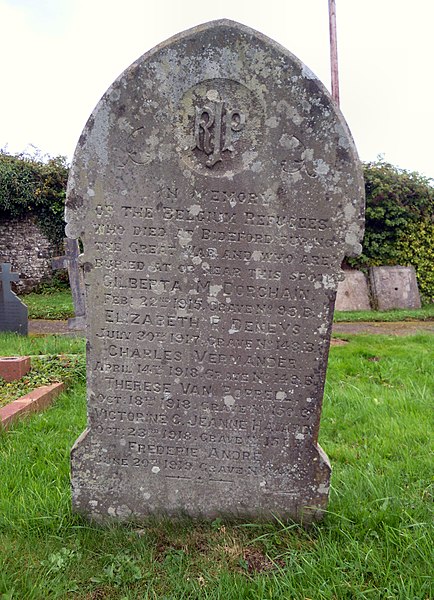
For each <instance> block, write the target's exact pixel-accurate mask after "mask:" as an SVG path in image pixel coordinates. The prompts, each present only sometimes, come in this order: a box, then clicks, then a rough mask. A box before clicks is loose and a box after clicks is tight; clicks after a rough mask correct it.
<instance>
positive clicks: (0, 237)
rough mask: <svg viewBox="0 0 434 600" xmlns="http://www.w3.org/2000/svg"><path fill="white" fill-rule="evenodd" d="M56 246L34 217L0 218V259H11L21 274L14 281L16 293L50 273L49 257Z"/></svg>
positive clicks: (48, 277) (45, 277)
mask: <svg viewBox="0 0 434 600" xmlns="http://www.w3.org/2000/svg"><path fill="white" fill-rule="evenodd" d="M56 253H57V249H56V247H55V246H53V244H51V242H49V241H48V239H47V238H46V237H45V235H44V234H43V233H42V232H41V230H40V229H39V227H38V226H37V224H36V223H35V221H34V219H32V218H30V217H29V218H25V219H20V220H16V219H10V220H4V219H0V262H2V263H3V262H6V263H11V265H12V270H13V271H15V272H16V273H19V274H20V281H19V282H17V283H16V284H13V288H14V290H15V291H16V292H17V293H23V292H31V291H32V290H33V289H34V288H35V287H36V286H37V285H38V284H39V283H40V282H41V281H44V280H47V279H50V278H51V276H52V273H53V271H52V269H51V260H50V259H51V257H52V256H54V255H55V254H56Z"/></svg>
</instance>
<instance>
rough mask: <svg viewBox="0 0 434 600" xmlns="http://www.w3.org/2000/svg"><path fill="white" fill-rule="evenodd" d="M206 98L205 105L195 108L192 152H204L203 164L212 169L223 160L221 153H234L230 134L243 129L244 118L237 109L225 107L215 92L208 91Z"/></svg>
mask: <svg viewBox="0 0 434 600" xmlns="http://www.w3.org/2000/svg"><path fill="white" fill-rule="evenodd" d="M207 98H208V99H209V100H210V101H209V102H207V104H206V105H204V106H201V107H199V106H197V107H196V115H195V122H194V146H193V150H195V149H196V148H197V149H198V150H201V151H202V152H205V154H207V155H208V156H209V158H208V160H207V161H206V163H205V164H206V166H207V167H209V168H212V167H213V166H214V165H215V164H217V163H218V162H220V161H222V160H223V158H222V153H223V152H226V151H228V152H233V151H234V146H233V135H232V134H233V132H238V131H241V130H242V129H243V127H244V124H245V122H246V118H245V115H244V114H243V113H242V112H241V111H240V110H239V109H237V108H233V107H228V106H226V103H225V102H224V101H222V100H220V98H219V94H218V92H217V91H216V90H209V91H208V92H207Z"/></svg>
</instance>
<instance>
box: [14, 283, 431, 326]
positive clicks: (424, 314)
mask: <svg viewBox="0 0 434 600" xmlns="http://www.w3.org/2000/svg"><path fill="white" fill-rule="evenodd" d="M21 300H22V301H23V302H24V303H25V304H27V306H28V308H29V319H69V318H71V317H73V316H74V307H73V305H72V297H71V292H70V291H69V290H61V291H58V292H51V293H45V294H27V295H25V296H21ZM334 320H335V322H341V321H407V320H417V321H427V320H430V321H432V320H434V304H429V305H427V306H424V307H422V308H420V309H417V310H387V311H374V310H372V311H367V310H360V311H352V312H338V311H336V312H335V318H334Z"/></svg>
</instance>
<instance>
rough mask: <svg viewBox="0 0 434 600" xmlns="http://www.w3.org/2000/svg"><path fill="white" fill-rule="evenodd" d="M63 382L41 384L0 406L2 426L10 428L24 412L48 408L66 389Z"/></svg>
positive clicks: (0, 424)
mask: <svg viewBox="0 0 434 600" xmlns="http://www.w3.org/2000/svg"><path fill="white" fill-rule="evenodd" d="M64 387H65V385H64V384H63V383H52V384H50V385H41V386H40V387H38V388H36V389H35V390H33V391H31V392H29V393H28V394H26V395H25V396H21V398H18V400H14V401H13V402H10V403H9V404H6V406H3V407H1V408H0V426H1V427H2V428H3V429H9V427H10V426H11V424H12V423H13V422H14V421H16V420H17V419H19V418H21V417H22V416H23V415H24V414H27V413H29V412H36V411H39V410H43V409H44V408H47V407H48V406H49V405H50V404H51V403H52V402H53V400H54V399H55V398H56V397H57V396H58V395H59V394H60V393H61V392H62V391H63V390H64Z"/></svg>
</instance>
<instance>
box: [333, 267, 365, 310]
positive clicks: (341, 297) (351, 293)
mask: <svg viewBox="0 0 434 600" xmlns="http://www.w3.org/2000/svg"><path fill="white" fill-rule="evenodd" d="M335 310H341V311H351V310H371V303H370V298H369V289H368V282H367V280H366V276H365V274H364V273H362V271H346V270H345V271H344V279H343V281H340V282H339V284H338V291H337V294H336V303H335Z"/></svg>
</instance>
